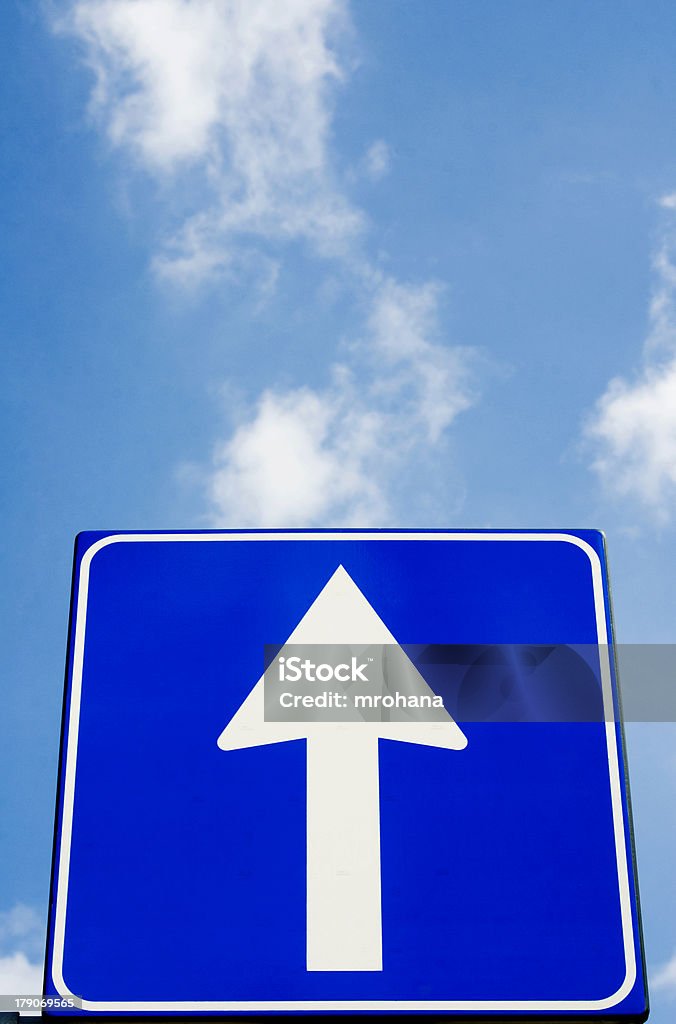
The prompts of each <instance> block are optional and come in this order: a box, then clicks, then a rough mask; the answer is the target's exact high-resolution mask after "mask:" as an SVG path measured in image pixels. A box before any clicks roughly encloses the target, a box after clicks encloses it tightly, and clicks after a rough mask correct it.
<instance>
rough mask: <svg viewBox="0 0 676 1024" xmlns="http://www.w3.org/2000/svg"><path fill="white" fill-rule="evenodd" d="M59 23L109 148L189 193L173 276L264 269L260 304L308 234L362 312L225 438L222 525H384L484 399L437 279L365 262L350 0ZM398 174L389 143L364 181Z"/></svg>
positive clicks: (379, 145)
mask: <svg viewBox="0 0 676 1024" xmlns="http://www.w3.org/2000/svg"><path fill="white" fill-rule="evenodd" d="M59 29H60V30H61V31H63V32H66V33H70V34H71V35H74V36H75V37H76V38H77V39H78V40H79V42H80V44H81V45H82V46H83V47H84V52H85V56H86V60H87V62H88V63H89V65H90V67H91V68H92V69H93V71H94V74H95V81H96V86H95V89H94V92H93V97H92V110H93V113H94V116H95V117H96V118H97V119H98V122H99V124H101V125H102V126H103V128H104V130H105V132H106V134H107V136H108V139H109V140H110V142H111V143H112V145H113V146H115V147H118V148H119V149H120V150H121V151H122V152H125V153H128V154H131V156H132V158H133V161H134V163H135V165H136V166H138V167H140V168H142V169H143V170H145V171H146V172H147V173H149V174H151V175H153V176H154V177H155V178H157V179H158V180H159V181H160V183H161V187H160V188H159V189H158V193H159V194H161V195H162V196H164V197H165V198H166V197H167V196H171V195H172V191H171V190H172V184H174V183H175V184H176V185H177V189H176V194H180V195H181V203H182V205H183V207H185V195H186V193H188V194H189V195H190V196H191V197H192V199H193V202H192V207H191V208H190V210H189V212H188V214H187V215H186V216H184V217H183V218H182V219H180V220H179V221H177V222H176V223H175V224H174V227H173V230H172V231H171V232H170V234H169V236H168V237H167V238H166V239H165V242H164V244H163V247H162V248H161V250H160V251H159V252H158V253H157V254H156V256H155V259H154V265H155V268H156V270H157V271H158V273H159V274H160V275H161V276H162V277H164V278H169V279H171V280H172V281H175V282H179V283H182V284H186V285H193V284H199V283H201V282H202V281H204V280H208V279H214V278H215V277H218V276H219V275H223V274H224V273H226V274H227V273H229V272H232V271H233V269H234V268H235V267H238V268H239V269H240V270H241V268H243V267H245V268H246V267H251V266H256V267H257V268H261V267H262V268H263V270H264V276H265V279H266V283H265V284H264V286H263V293H265V290H266V288H267V289H269V288H272V287H274V281H275V279H276V274H277V269H278V267H279V264H280V262H281V260H282V250H283V243H286V242H291V241H301V242H304V243H305V244H306V253H307V254H308V255H310V256H313V257H315V258H317V257H319V258H320V259H322V260H330V261H332V262H333V263H334V265H336V264H337V266H338V268H339V273H340V275H341V277H342V278H343V280H344V281H345V282H346V283H347V288H348V290H349V293H350V297H351V300H352V302H353V304H354V305H355V306H356V307H358V308H363V309H364V310H365V313H364V324H363V329H362V331H361V336H360V337H359V338H358V339H356V340H355V341H354V342H353V343H352V345H351V346H350V347H349V349H348V351H347V354H346V355H345V358H344V361H343V362H342V363H340V364H335V365H333V366H330V367H329V368H328V370H327V376H326V379H327V383H326V385H325V386H323V387H320V388H315V389H310V388H308V387H302V386H291V387H285V388H274V387H272V388H268V389H267V390H265V392H264V393H263V394H261V395H260V396H259V397H258V399H257V400H255V401H254V402H253V404H252V407H251V408H250V410H249V413H248V414H247V415H245V416H244V417H243V418H240V419H238V420H236V421H235V422H234V423H233V425H232V430H231V433H230V435H229V436H228V437H227V438H225V439H224V440H221V441H220V442H218V443H217V444H216V445H215V447H214V455H213V461H212V464H211V465H210V466H209V468H208V469H207V470H205V472H204V473H203V474H202V477H203V488H204V490H205V492H206V494H207V499H208V507H209V511H208V515H209V517H210V519H211V521H212V522H214V523H216V524H218V525H229V524H237V525H249V526H253V525H268V526H271V525H280V524H282V525H288V526H294V525H301V524H306V525H309V524H311V523H316V524H321V523H327V522H331V523H334V524H336V525H338V524H346V523H357V522H361V523H362V524H366V523H376V522H382V521H384V520H385V519H386V518H387V517H388V516H391V515H392V514H393V511H392V501H393V499H392V493H393V488H395V485H396V484H397V482H398V481H400V480H401V478H402V477H403V476H405V474H406V471H407V468H410V466H411V464H412V461H415V462H416V464H417V465H420V464H421V460H420V455H421V454H422V453H423V452H424V451H430V450H436V449H437V447H438V446H439V445H440V444H441V443H442V442H443V439H444V436H445V433H446V431H447V429H448V427H449V426H450V425H451V424H452V423H453V421H454V420H455V418H456V416H457V415H458V414H459V413H460V412H461V411H463V410H464V409H465V408H467V407H468V405H470V404H471V402H472V401H473V388H472V386H471V384H470V372H469V370H470V364H471V356H470V353H469V352H467V351H466V350H463V349H459V348H453V347H450V346H449V345H447V344H444V343H443V340H442V338H441V331H440V327H439V288H438V286H437V285H436V284H434V283H432V282H427V283H425V282H423V283H421V284H416V285H411V284H406V283H402V282H399V281H397V280H396V279H395V278H394V277H392V276H386V275H385V274H383V272H382V271H381V270H380V269H379V268H378V267H377V266H376V264H375V263H374V262H373V261H371V260H369V259H368V257H366V256H365V255H364V248H365V231H364V227H365V224H366V217H365V215H364V213H363V212H362V211H361V210H360V209H358V208H356V207H355V206H354V205H353V204H352V203H351V202H350V200H349V199H348V198H347V196H346V194H345V191H344V188H343V185H342V184H341V174H340V173H339V172H338V170H337V166H336V161H335V160H334V158H333V154H332V140H331V128H332V113H333V110H332V108H333V101H334V96H335V93H336V87H337V85H338V84H339V83H340V82H341V80H343V79H344V78H345V76H346V67H347V63H348V57H347V53H346V51H347V43H348V42H349V18H348V12H347V0H285V2H284V3H279V2H277V0H75V2H74V3H73V4H72V6H71V7H70V8H69V10H68V13H67V14H66V15H65V16H64V17H63V18H62V19H61V21H60V23H59ZM388 166H389V149H388V147H387V145H386V143H385V142H384V141H383V140H377V141H375V142H374V143H373V144H372V145H371V146H370V147H369V148H368V150H367V152H366V155H365V157H364V160H363V173H365V174H367V175H369V176H370V177H371V178H372V179H374V180H375V179H377V178H379V177H382V176H383V175H384V174H385V173H386V172H387V169H388ZM348 176H349V174H348ZM166 207H167V209H169V208H170V207H171V202H170V201H168V202H167V203H166ZM183 475H184V479H187V476H188V475H189V476H190V478H191V479H193V480H194V479H195V477H196V476H197V475H198V474H196V473H195V472H193V473H191V474H188V475H186V474H185V473H184V474H183Z"/></svg>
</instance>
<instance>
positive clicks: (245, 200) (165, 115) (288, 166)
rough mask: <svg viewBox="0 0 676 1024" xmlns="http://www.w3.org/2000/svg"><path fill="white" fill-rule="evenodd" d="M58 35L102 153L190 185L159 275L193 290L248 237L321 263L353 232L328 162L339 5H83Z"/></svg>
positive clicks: (149, 0)
mask: <svg viewBox="0 0 676 1024" xmlns="http://www.w3.org/2000/svg"><path fill="white" fill-rule="evenodd" d="M57 27H58V29H59V30H60V31H61V32H67V33H70V34H72V35H74V36H76V37H77V38H78V39H79V41H80V42H81V44H83V45H84V48H85V50H84V52H85V58H86V62H87V64H88V65H89V66H90V68H91V69H92V70H93V72H94V74H95V80H96V84H95V88H94V90H93V93H92V101H91V111H92V115H93V117H94V118H95V119H96V120H97V122H98V124H99V125H100V126H101V127H102V128H103V130H104V131H105V133H106V135H107V137H108V139H109V141H110V142H111V144H112V145H113V146H115V147H118V148H120V149H122V150H123V151H126V152H127V153H128V154H129V155H130V156H131V157H132V159H133V160H134V161H135V163H136V164H137V165H138V166H140V167H141V168H143V169H144V170H146V171H148V172H150V173H151V174H152V175H154V176H155V177H156V178H159V179H161V180H162V182H163V184H166V182H167V180H173V181H176V180H177V179H178V178H179V176H183V180H184V181H185V179H186V176H192V177H191V178H190V189H189V191H190V192H191V194H192V202H191V201H190V200H189V201H188V203H187V205H188V208H189V209H190V207H192V211H191V212H188V214H187V216H186V217H185V218H184V219H183V220H182V222H180V223H179V224H178V225H177V226H176V227H175V229H174V230H173V232H171V233H170V235H169V237H167V238H166V239H165V242H164V245H163V246H162V248H161V250H160V252H159V253H158V255H157V257H156V268H157V270H158V271H159V272H160V273H161V274H163V275H166V276H169V277H171V278H172V279H174V280H177V281H180V282H182V283H184V284H192V283H196V282H199V281H202V280H204V278H205V277H208V276H213V275H214V274H218V273H222V272H223V271H227V270H228V269H229V268H230V267H231V265H232V263H233V261H235V262H236V261H237V259H238V257H239V256H240V251H241V249H244V250H245V252H246V241H247V239H249V240H252V239H256V238H264V239H265V240H267V241H270V240H277V241H288V240H292V239H305V240H307V241H309V242H311V244H312V245H313V246H314V247H316V248H317V249H318V250H320V251H322V252H325V253H327V254H328V253H334V252H338V251H341V249H342V248H343V247H344V245H345V244H346V241H347V240H348V239H351V238H353V237H354V236H355V235H356V234H357V233H358V232H359V231H360V229H361V227H362V216H361V214H360V213H359V212H358V211H357V210H355V209H354V208H353V207H352V206H351V205H350V204H349V203H348V202H347V201H346V200H345V198H344V197H343V195H342V194H341V192H340V190H339V189H338V188H337V187H336V185H335V181H334V171H333V168H332V165H331V161H330V159H329V152H328V143H329V134H330V123H331V113H332V102H333V96H334V93H335V89H336V86H337V85H338V84H339V83H340V81H341V80H342V79H343V78H344V77H345V71H344V69H343V67H342V62H341V46H342V45H343V43H344V40H345V39H346V36H347V34H348V20H347V13H346V5H345V3H344V2H343V0H287V2H285V3H274V2H271V0H78V2H76V3H74V4H73V5H72V6H71V7H70V8H69V10H68V13H67V14H65V15H63V16H62V17H61V18H59V20H58V22H57Z"/></svg>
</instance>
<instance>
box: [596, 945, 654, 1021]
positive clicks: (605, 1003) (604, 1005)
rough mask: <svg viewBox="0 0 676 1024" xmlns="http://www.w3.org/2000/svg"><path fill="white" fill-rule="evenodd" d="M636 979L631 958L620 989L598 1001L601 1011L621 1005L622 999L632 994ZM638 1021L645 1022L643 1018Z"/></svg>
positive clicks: (634, 960)
mask: <svg viewBox="0 0 676 1024" xmlns="http://www.w3.org/2000/svg"><path fill="white" fill-rule="evenodd" d="M636 977H637V972H636V958H635V957H633V956H632V957H631V958H630V959H629V962H628V963H627V970H626V973H625V976H624V981H623V982H622V984H621V985H620V987H619V988H618V989H616V991H615V992H613V993H612V995H609V996H608V997H607V998H606V999H600V1000H599V1003H598V1005H599V1007H600V1008H601V1009H611V1007H614V1006H617V1004H618V1003H621V1002H622V1000H623V999H626V998H627V996H628V995H630V993H631V992H632V990H633V988H634V986H635V984H636ZM646 1006H647V1000H646ZM633 1019H634V1018H633V1017H632V1020H633ZM638 1019H640V1020H645V1017H641V1018H638Z"/></svg>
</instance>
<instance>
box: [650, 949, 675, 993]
mask: <svg viewBox="0 0 676 1024" xmlns="http://www.w3.org/2000/svg"><path fill="white" fill-rule="evenodd" d="M650 987H651V988H652V989H654V990H655V991H661V992H666V993H668V994H669V995H672V996H676V953H674V955H673V956H672V958H671V960H668V961H667V963H666V964H663V965H662V966H661V967H659V968H658V969H657V970H656V971H654V972H653V973H652V974H651V976H650Z"/></svg>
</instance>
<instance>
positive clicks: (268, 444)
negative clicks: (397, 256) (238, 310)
mask: <svg viewBox="0 0 676 1024" xmlns="http://www.w3.org/2000/svg"><path fill="white" fill-rule="evenodd" d="M437 306H438V289H437V288H436V287H435V286H433V285H429V284H428V285H423V286H421V287H419V288H414V287H410V286H404V285H401V284H399V283H397V282H395V281H393V280H391V279H388V278H382V279H376V280H375V281H374V294H373V296H372V298H371V314H370V317H369V321H368V326H367V333H366V335H365V337H364V338H363V339H361V340H360V341H359V342H358V343H356V344H355V345H354V346H353V348H352V353H351V355H352V362H351V365H350V366H349V367H348V366H346V365H335V366H334V367H333V368H332V373H331V380H330V383H329V385H328V386H327V387H326V388H325V389H323V390H311V389H309V388H298V389H289V390H286V391H276V392H275V391H268V392H266V393H265V394H264V395H263V396H262V397H261V398H260V399H259V401H258V403H257V404H256V406H255V408H254V409H253V410H252V412H251V414H250V416H249V417H248V418H247V419H245V420H244V421H243V422H241V423H240V424H239V426H238V427H237V429H236V430H235V431H234V433H233V435H232V436H231V437H230V438H229V439H228V440H227V441H226V442H225V443H223V444H221V445H219V446H218V448H217V450H216V453H215V457H214V463H213V466H212V468H211V471H210V472H209V474H208V476H207V484H206V487H207V492H208V498H209V504H210V507H211V521H212V524H213V525H220V526H226V525H233V524H239V525H246V526H274V525H285V526H289V527H292V526H301V525H306V526H307V525H311V524H325V525H326V524H331V525H340V526H354V525H362V526H368V525H376V524H378V523H380V524H383V523H385V522H388V521H390V520H391V518H392V515H393V509H392V508H391V502H390V497H389V496H390V493H391V490H392V485H393V482H394V481H395V479H397V478H399V477H401V475H402V474H405V472H406V468H407V466H408V465H409V464H410V462H411V460H412V459H415V457H416V453H419V452H420V451H421V450H423V449H425V448H426V447H427V446H429V444H430V443H432V444H435V443H437V442H439V440H440V438H441V435H442V433H443V431H444V430H446V428H447V427H448V426H449V425H450V424H451V423H452V421H453V420H454V419H455V417H456V416H457V415H458V414H459V413H460V412H461V411H463V410H464V409H466V408H467V407H468V406H469V405H470V404H471V402H472V400H473V393H472V354H471V353H470V352H469V351H466V350H463V349H457V348H456V349H447V348H444V347H443V346H441V345H438V344H435V343H434V342H433V341H432V340H431V338H433V337H434V335H435V333H436V332H437V331H438V325H437V316H438V309H437Z"/></svg>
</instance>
